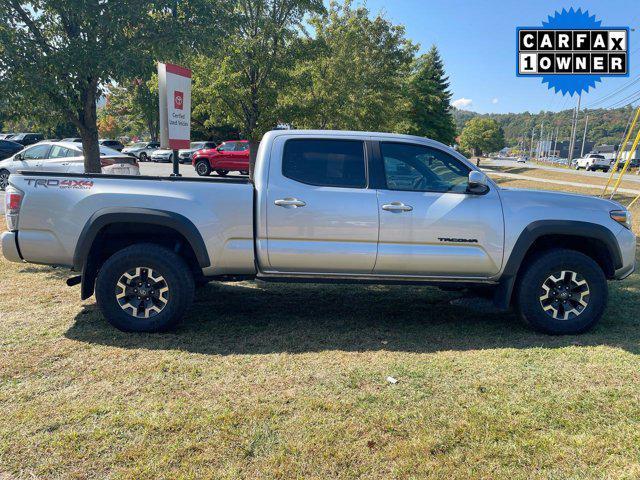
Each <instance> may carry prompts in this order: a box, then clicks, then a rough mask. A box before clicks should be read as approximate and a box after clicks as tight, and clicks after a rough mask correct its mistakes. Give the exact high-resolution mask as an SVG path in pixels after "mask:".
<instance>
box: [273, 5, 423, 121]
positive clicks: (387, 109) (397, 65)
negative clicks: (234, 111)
mask: <svg viewBox="0 0 640 480" xmlns="http://www.w3.org/2000/svg"><path fill="white" fill-rule="evenodd" d="M351 4H352V2H351V1H350V0H347V1H345V3H344V4H343V5H340V4H338V3H337V2H335V1H332V2H331V3H330V4H329V8H328V11H327V12H323V13H322V14H316V15H313V16H312V17H311V18H310V20H309V24H310V26H311V28H312V30H313V32H314V36H313V37H312V38H306V39H302V40H300V42H299V43H298V45H297V47H298V49H297V51H298V52H299V53H300V56H299V61H298V62H297V65H296V68H295V69H294V71H293V75H292V82H291V84H290V85H289V86H288V88H287V89H285V90H283V92H284V93H283V94H281V103H282V106H283V108H284V109H285V112H286V113H285V114H284V116H286V118H287V120H289V121H292V122H293V123H294V124H295V125H296V126H297V127H303V128H322V129H325V128H331V129H351V130H387V131H403V130H406V128H407V125H405V124H404V120H405V115H403V113H404V111H405V110H406V104H405V92H404V84H405V79H406V78H407V76H408V75H409V72H410V68H411V62H412V60H413V55H414V52H415V50H416V47H415V46H414V45H413V44H412V43H411V42H410V41H409V40H407V39H406V38H405V30H404V27H402V26H399V25H394V24H392V23H391V22H390V21H388V20H387V19H385V18H384V17H383V16H381V15H376V16H375V17H372V16H371V15H370V12H369V10H367V9H366V8H365V7H362V6H361V7H357V8H353V7H352V6H351Z"/></svg>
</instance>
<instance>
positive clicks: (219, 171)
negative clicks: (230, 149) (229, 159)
mask: <svg viewBox="0 0 640 480" xmlns="http://www.w3.org/2000/svg"><path fill="white" fill-rule="evenodd" d="M216 173H217V174H218V175H220V176H221V177H226V176H227V175H229V170H216Z"/></svg>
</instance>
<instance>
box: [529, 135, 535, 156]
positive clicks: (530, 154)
mask: <svg viewBox="0 0 640 480" xmlns="http://www.w3.org/2000/svg"><path fill="white" fill-rule="evenodd" d="M535 134H536V127H533V128H532V129H531V148H530V149H529V159H531V158H532V157H533V137H534V136H535Z"/></svg>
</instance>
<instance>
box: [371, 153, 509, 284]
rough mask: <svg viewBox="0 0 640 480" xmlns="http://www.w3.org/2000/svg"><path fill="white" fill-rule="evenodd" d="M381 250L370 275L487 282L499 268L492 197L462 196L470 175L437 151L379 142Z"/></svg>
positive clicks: (500, 233) (497, 207) (496, 204)
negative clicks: (476, 279)
mask: <svg viewBox="0 0 640 480" xmlns="http://www.w3.org/2000/svg"><path fill="white" fill-rule="evenodd" d="M379 146H380V148H379V152H380V153H379V157H381V158H380V160H381V163H382V169H383V170H384V175H383V177H384V178H383V183H384V184H386V186H385V187H384V188H381V189H379V190H378V208H379V212H380V243H379V246H378V259H377V262H376V267H375V270H374V273H376V274H380V275H383V274H390V275H396V274H397V275H407V274H408V275H419V276H438V277H439V276H444V277H474V278H486V277H490V276H492V275H495V274H497V273H498V272H499V270H500V267H501V264H502V248H503V242H504V220H503V214H502V204H501V201H500V197H499V194H498V192H497V191H496V190H495V189H494V188H491V189H490V190H489V191H488V192H487V193H486V194H484V195H473V194H469V193H467V192H466V189H467V184H468V174H469V171H470V168H469V167H468V166H467V165H465V164H464V163H463V162H462V161H460V160H459V159H457V158H455V157H454V156H452V155H450V154H449V153H447V152H445V151H444V150H441V149H439V148H436V147H430V146H426V145H419V144H411V143H397V142H391V141H390V142H384V141H383V142H380V143H379Z"/></svg>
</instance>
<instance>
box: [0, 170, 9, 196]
mask: <svg viewBox="0 0 640 480" xmlns="http://www.w3.org/2000/svg"><path fill="white" fill-rule="evenodd" d="M9 175H10V173H9V171H8V170H0V191H3V192H4V191H5V190H6V189H7V187H8V186H9Z"/></svg>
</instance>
